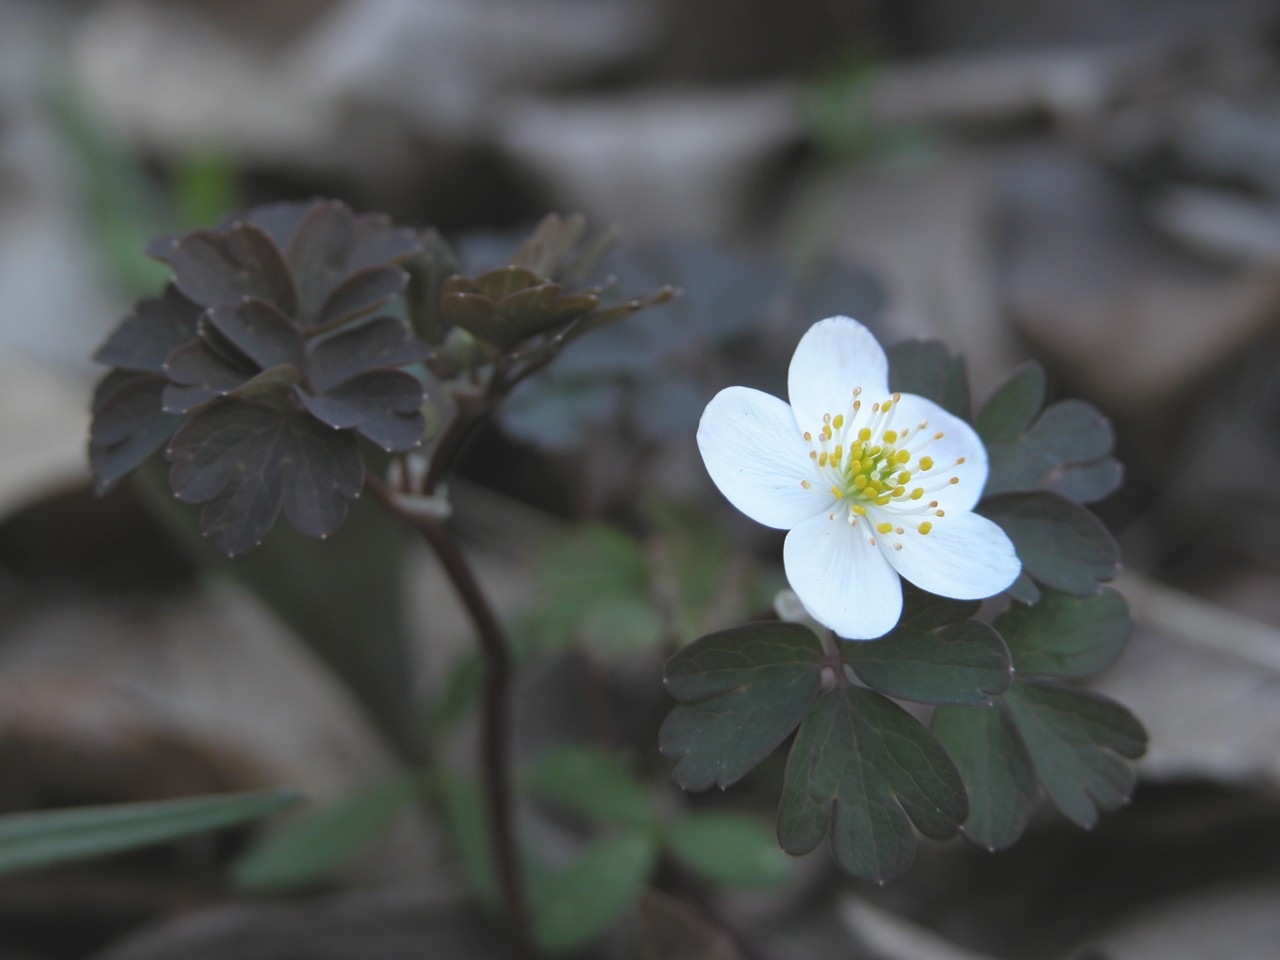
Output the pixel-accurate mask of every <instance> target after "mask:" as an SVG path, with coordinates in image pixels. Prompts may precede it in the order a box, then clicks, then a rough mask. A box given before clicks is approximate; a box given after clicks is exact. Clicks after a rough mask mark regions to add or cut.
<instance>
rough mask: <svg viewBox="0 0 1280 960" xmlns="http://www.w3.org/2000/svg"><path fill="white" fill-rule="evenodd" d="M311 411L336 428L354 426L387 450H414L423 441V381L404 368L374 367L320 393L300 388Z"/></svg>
mask: <svg viewBox="0 0 1280 960" xmlns="http://www.w3.org/2000/svg"><path fill="white" fill-rule="evenodd" d="M298 396H299V397H300V398H301V400H302V402H303V404H304V405H305V406H306V408H307V409H308V410H310V411H311V413H312V414H313V415H314V416H316V417H318V418H319V419H320V420H322V421H324V422H325V423H326V424H328V425H329V426H330V427H332V428H334V429H335V430H347V429H355V430H358V431H359V432H360V433H362V434H364V435H365V436H366V437H368V438H369V439H370V440H372V441H373V442H374V443H376V444H378V445H379V446H381V447H382V448H383V449H385V450H389V451H391V450H394V451H397V452H401V451H404V450H412V449H413V448H414V447H416V446H417V445H418V444H419V443H421V442H422V434H423V431H424V430H425V429H426V421H425V420H424V419H423V417H422V414H421V412H420V408H421V407H422V404H423V401H424V400H425V399H426V397H425V395H424V393H423V390H422V382H421V381H420V380H418V378H417V377H415V376H413V374H410V373H405V372H404V371H402V370H373V371H370V372H369V373H363V374H361V375H360V376H358V377H353V378H352V379H350V380H347V381H346V382H344V383H342V384H339V385H338V386H337V387H334V388H333V389H332V390H330V391H328V392H327V393H323V394H320V395H318V396H317V395H312V394H308V393H307V392H305V391H303V390H299V391H298Z"/></svg>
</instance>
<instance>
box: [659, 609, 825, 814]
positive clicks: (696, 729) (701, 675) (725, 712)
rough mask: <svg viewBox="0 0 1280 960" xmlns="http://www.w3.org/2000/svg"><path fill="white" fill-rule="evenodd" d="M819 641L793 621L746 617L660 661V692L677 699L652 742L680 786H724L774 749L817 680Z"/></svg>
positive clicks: (810, 698)
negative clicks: (670, 765) (748, 620)
mask: <svg viewBox="0 0 1280 960" xmlns="http://www.w3.org/2000/svg"><path fill="white" fill-rule="evenodd" d="M822 657H823V653H822V647H821V645H819V643H818V638H817V637H815V636H814V635H813V634H812V633H811V632H809V630H807V629H806V628H805V627H802V626H799V625H798V624H794V623H749V624H746V625H744V626H741V627H735V628H733V629H731V630H722V631H720V632H719V633H713V634H709V635H708V636H705V637H703V638H702V639H701V640H697V641H695V642H694V643H691V644H690V645H689V646H687V647H685V648H684V649H683V650H681V651H680V652H679V653H677V654H676V655H675V656H674V657H672V658H671V659H670V660H669V661H668V662H667V668H666V673H665V681H666V684H667V691H668V692H669V693H670V694H671V695H672V696H673V697H675V698H676V699H677V700H679V701H681V705H680V706H678V707H676V708H675V709H674V710H672V711H671V713H670V715H669V716H668V717H667V719H666V722H665V723H663V725H662V730H661V732H660V733H659V738H658V745H659V749H660V750H661V751H662V753H663V754H664V755H666V756H668V757H676V758H678V759H677V763H676V765H675V767H674V768H673V769H672V771H671V777H672V779H673V780H675V782H676V783H678V784H679V785H680V786H681V787H683V788H684V789H686V790H706V789H707V788H708V787H710V786H712V785H715V786H719V787H727V786H729V785H730V784H732V783H735V782H736V781H738V780H739V779H741V778H742V777H743V776H745V775H746V774H747V773H748V772H750V771H751V770H752V769H754V768H755V767H756V766H757V765H758V764H759V763H760V762H761V761H762V760H764V758H765V757H767V756H768V755H769V754H770V753H772V752H773V751H774V750H775V749H777V747H778V745H779V744H780V743H782V741H783V740H785V739H786V738H787V737H788V736H789V735H790V733H791V731H792V730H794V729H795V728H796V725H797V724H799V723H800V721H801V720H802V719H803V718H804V716H805V714H807V713H808V712H809V708H810V707H811V706H812V705H813V702H814V700H816V699H817V696H818V692H819V689H820V686H821V666H822Z"/></svg>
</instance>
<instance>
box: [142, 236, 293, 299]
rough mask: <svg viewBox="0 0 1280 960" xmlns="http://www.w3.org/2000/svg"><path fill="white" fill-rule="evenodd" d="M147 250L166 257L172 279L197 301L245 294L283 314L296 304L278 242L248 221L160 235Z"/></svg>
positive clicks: (160, 257)
mask: <svg viewBox="0 0 1280 960" xmlns="http://www.w3.org/2000/svg"><path fill="white" fill-rule="evenodd" d="M147 252H148V253H150V254H151V255H152V256H153V257H155V258H156V259H157V260H163V261H164V262H165V263H168V264H169V266H170V267H172V268H173V282H174V284H176V285H177V287H178V289H179V290H181V291H182V293H183V294H185V295H186V296H187V297H188V298H190V299H191V300H194V301H195V302H196V303H198V304H200V305H201V306H204V307H211V306H213V305H214V304H215V303H223V302H227V301H231V302H236V301H239V300H241V299H243V298H244V297H250V298H252V299H254V300H265V301H267V302H268V303H270V304H272V305H274V306H275V307H277V308H279V310H280V311H281V312H283V313H284V314H286V315H289V316H291V315H292V314H293V313H294V311H295V310H296V309H297V305H298V297H297V292H296V291H295V289H294V285H293V279H292V278H291V277H290V275H289V267H288V265H287V264H286V263H285V261H284V258H283V257H282V256H281V255H280V250H279V248H278V247H277V246H276V245H275V243H274V241H272V239H271V237H270V236H269V235H268V234H267V233H266V232H265V231H264V230H262V229H261V228H260V227H257V226H254V225H253V224H251V223H236V224H233V225H232V226H231V227H230V228H228V229H227V230H225V231H218V230H196V231H194V232H192V233H188V234H186V235H184V236H182V237H177V238H174V237H168V238H164V239H162V240H159V241H157V242H156V243H154V244H152V245H151V246H150V247H149V248H148V250H147Z"/></svg>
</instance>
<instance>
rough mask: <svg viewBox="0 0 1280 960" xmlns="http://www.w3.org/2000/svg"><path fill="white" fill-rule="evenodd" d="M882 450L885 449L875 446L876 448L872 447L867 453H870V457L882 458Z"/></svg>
mask: <svg viewBox="0 0 1280 960" xmlns="http://www.w3.org/2000/svg"><path fill="white" fill-rule="evenodd" d="M882 449H883V448H881V447H879V446H875V447H872V448H871V449H870V450H868V451H867V453H868V454H869V455H870V456H873V457H878V456H880V451H881V450H882Z"/></svg>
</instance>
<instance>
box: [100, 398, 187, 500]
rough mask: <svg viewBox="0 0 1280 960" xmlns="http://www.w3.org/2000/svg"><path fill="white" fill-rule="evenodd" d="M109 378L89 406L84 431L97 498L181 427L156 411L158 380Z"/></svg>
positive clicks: (159, 407) (173, 419) (178, 422)
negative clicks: (90, 418) (89, 416)
mask: <svg viewBox="0 0 1280 960" xmlns="http://www.w3.org/2000/svg"><path fill="white" fill-rule="evenodd" d="M108 379H109V380H110V383H107V382H105V381H104V385H103V388H102V389H101V391H100V395H99V396H98V397H97V399H96V400H95V402H94V407H93V424H92V426H91V427H90V428H89V465H90V466H91V467H92V469H93V482H94V489H95V490H96V491H97V492H98V493H100V494H101V493H105V492H106V491H107V490H108V489H109V488H110V487H111V486H112V485H113V484H115V483H116V481H118V480H119V479H120V478H121V477H123V476H124V475H125V474H127V473H129V472H130V471H131V470H133V469H135V468H136V467H137V466H138V465H140V464H141V463H143V462H144V461H145V460H146V459H147V458H148V457H150V456H151V455H152V454H153V453H155V452H156V451H157V450H159V449H160V448H161V447H162V446H164V443H165V441H167V440H168V439H169V437H171V436H172V435H173V432H174V431H175V430H177V429H178V424H180V423H181V422H182V418H181V417H177V416H172V415H170V414H167V413H165V412H164V410H163V409H162V407H161V397H162V395H163V393H164V389H165V380H164V378H163V377H158V376H153V375H152V374H148V373H139V374H125V375H123V376H117V375H108Z"/></svg>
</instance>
